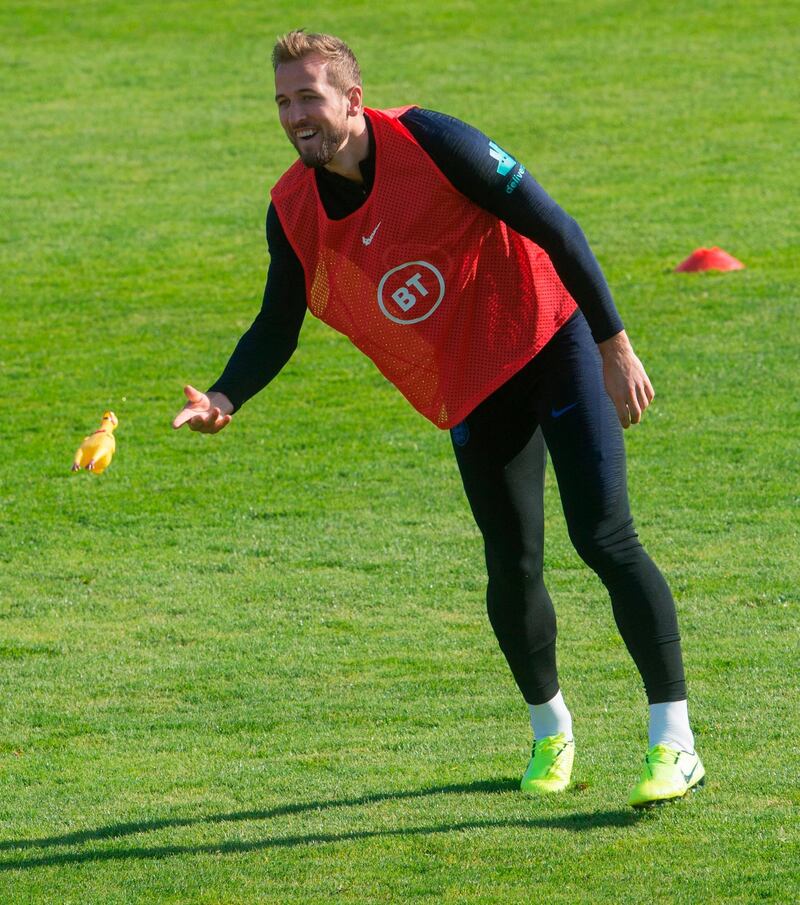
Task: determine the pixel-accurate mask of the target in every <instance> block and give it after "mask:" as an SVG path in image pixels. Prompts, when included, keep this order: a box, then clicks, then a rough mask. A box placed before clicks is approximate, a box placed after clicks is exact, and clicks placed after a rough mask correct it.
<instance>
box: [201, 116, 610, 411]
mask: <svg viewBox="0 0 800 905" xmlns="http://www.w3.org/2000/svg"><path fill="white" fill-rule="evenodd" d="M400 122H402V123H403V125H404V126H405V127H406V128H407V129H408V130H409V132H411V134H412V135H413V136H414V138H415V139H416V141H417V142H418V144H419V145H420V147H421V148H422V149H423V150H424V151H425V152H426V153H427V154H428V155H429V156H430V158H431V160H433V162H434V163H435V164H436V166H437V167H438V168H439V169H440V170H441V171H442V173H443V174H444V176H445V177H446V178H447V179H448V180H449V181H450V182H451V184H452V185H453V186H454V187H455V188H456V189H457V190H458V191H459V192H461V193H462V194H463V195H465V196H466V197H467V198H469V200H470V201H472V202H473V203H474V204H477V205H478V206H479V207H481V208H483V209H484V210H486V211H488V212H489V213H490V214H493V215H494V216H495V217H497V218H498V219H500V220H503V221H504V222H505V223H507V224H508V225H509V226H510V227H511V228H512V229H514V230H516V231H517V232H518V233H520V234H521V235H523V236H526V237H527V238H529V239H531V241H533V242H535V243H536V244H537V245H539V246H540V247H541V248H543V249H544V250H545V251H546V252H547V254H548V255H549V257H550V260H551V261H552V262H553V266H554V267H555V269H556V273H558V275H559V277H560V279H561V281H562V282H563V284H564V285H565V286H566V288H567V290H568V291H569V293H570V295H571V296H572V297H573V298H574V299H575V301H576V302H577V303H578V306H579V308H580V309H581V311H582V312H583V314H584V316H585V317H586V320H587V321H588V322H589V326H590V327H591V330H592V335H593V337H594V339H595V342H602V341H603V340H605V339H608V338H609V337H611V336H614V335H615V334H616V333H619V331H620V330H622V320H621V319H620V316H619V314H618V313H617V310H616V308H615V306H614V302H613V299H612V297H611V292H610V290H609V288H608V284H607V283H606V280H605V277H604V276H603V273H602V271H601V269H600V265H599V264H598V263H597V260H596V258H595V257H594V255H593V254H592V251H591V249H590V248H589V243H588V242H587V241H586V237H585V236H584V234H583V231H582V230H581V228H580V226H578V224H577V223H576V222H575V220H573V219H572V217H570V216H569V215H568V214H567V213H565V211H563V210H562V209H561V208H560V207H559V206H558V205H557V204H556V203H555V201H553V199H552V198H550V196H549V195H548V194H547V193H546V192H545V191H544V189H543V188H542V187H541V186H540V185H539V184H538V183H537V182H536V180H535V179H533V177H532V176H531V175H530V173H529V172H528V171H527V170H526V168H525V167H524V165H523V164H521V163H519V162H517V161H516V160H514V159H513V158H511V157H509V156H508V155H506V154H505V152H503V151H501V150H500V149H499V148H498V146H497V145H496V144H494V143H493V142H490V140H489V138H488V137H487V136H486V135H484V134H483V133H482V132H481V131H479V130H478V129H475V128H473V127H472V126H469V125H467V124H466V123H464V122H461V121H460V120H458V119H454V118H453V117H452V116H447V115H445V114H443V113H436V112H434V111H432V110H424V109H421V108H419V107H414V108H412V109H410V110H408V111H406V112H405V113H403V114H402V115H401V116H400ZM367 129H368V131H369V138H370V142H369V144H370V153H369V155H368V156H367V158H366V160H364V161H362V162H361V164H360V169H361V175H362V177H363V180H364V182H363V184H360V183H357V182H354V181H353V180H351V179H346V178H344V177H343V176H339V175H338V174H336V173H331V172H329V171H328V170H326V169H324V168H323V169H318V170H316V173H315V175H316V179H317V186H318V188H319V195H320V199H321V201H322V204H323V206H324V207H325V212H326V213H327V215H328V216H329V217H330V218H331V219H333V220H339V219H342V218H343V217H346V216H347V215H348V214H351V213H353V211H355V210H357V209H358V208H359V207H360V206H361V205H362V204H363V203H364V201H365V200H366V198H367V197H368V195H369V193H370V191H371V190H372V184H373V181H374V178H375V142H374V138H373V134H372V127H371V125H370V122H369V116H368V115H367ZM267 244H268V246H269V254H270V264H269V271H268V272H267V284H266V287H265V289H264V300H263V303H262V305H261V311H260V312H259V313H258V315H257V317H256V319H255V320H254V321H253V323H252V325H251V326H250V328H249V329H248V330H247V332H246V333H245V334H244V335H243V336H242V337H241V339H240V340H239V342H238V344H237V345H236V348H235V349H234V351H233V354H232V355H231V357H230V360H229V361H228V364H227V365H226V367H225V370H224V371H223V372H222V375H221V376H220V378H219V379H218V380H217V381H216V383H214V384H213V386H211V387H210V388H209V392H211V391H218V392H221V393H224V394H225V395H226V396H227V397H228V399H230V401H231V402H232V403H233V405H234V410H236V409H238V408H239V407H240V406H241V405H243V404H244V403H245V402H246V401H247V400H248V399H249V398H250V397H251V396H254V395H255V394H256V393H258V392H259V391H260V390H262V389H263V388H264V387H265V386H266V385H267V384H268V383H269V382H270V381H271V380H272V379H273V378H274V377H275V376H276V375H277V374H278V372H279V371H280V370H281V368H282V367H283V366H284V365H285V364H286V362H287V361H288V360H289V358H291V355H292V353H293V352H294V350H295V349H296V348H297V338H298V335H299V333H300V327H301V326H302V323H303V317H304V315H305V312H306V290H305V279H304V275H303V267H302V265H301V263H300V261H299V259H298V257H297V255H296V254H295V252H294V249H293V248H292V246H291V245H290V244H289V240H288V239H287V238H286V234H285V233H284V231H283V227H282V225H281V222H280V220H279V219H278V215H277V213H276V212H275V208H274V207H273V205H272V204H270V206H269V208H268V210H267Z"/></svg>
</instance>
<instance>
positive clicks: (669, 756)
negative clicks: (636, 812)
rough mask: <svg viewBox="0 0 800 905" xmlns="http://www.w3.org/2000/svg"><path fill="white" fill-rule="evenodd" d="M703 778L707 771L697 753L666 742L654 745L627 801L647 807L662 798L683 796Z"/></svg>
mask: <svg viewBox="0 0 800 905" xmlns="http://www.w3.org/2000/svg"><path fill="white" fill-rule="evenodd" d="M705 781H706V771H705V768H704V767H703V764H702V762H701V760H700V758H699V757H698V756H697V753H696V752H694V751H693V752H689V751H680V750H678V749H677V748H668V747H667V746H666V745H653V747H652V748H651V749H650V750H649V751H648V752H647V755H646V757H645V759H644V769H643V770H642V776H641V778H640V779H639V782H638V783H636V785H635V786H634V787H633V791H632V792H631V795H630V798H629V799H628V804H629V805H631V806H632V807H634V808H648V807H651V806H653V805H656V804H662V803H663V802H665V801H674V800H675V799H677V798H683V797H684V795H686V794H687V793H688V792H689V791H690V790H692V789H698V788H700V786H702V785H703V783H705Z"/></svg>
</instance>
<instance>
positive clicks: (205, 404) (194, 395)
mask: <svg viewBox="0 0 800 905" xmlns="http://www.w3.org/2000/svg"><path fill="white" fill-rule="evenodd" d="M183 392H184V393H185V394H186V400H187V402H186V405H184V407H183V408H182V409H181V410H180V411H179V412H178V414H177V415H176V416H175V418H173V420H172V427H173V428H174V429H175V430H177V429H178V428H179V427H182V426H183V425H184V424H188V425H189V429H190V430H193V431H199V432H200V433H202V434H216V433H218V432H219V431H221V430H222V428H223V427H225V425H226V424H228V422H229V421H230V420H231V412H232V411H233V404H232V403H231V401H230V399H228V397H227V396H226V395H225V394H224V393H211V394H209V395H208V396H207V395H206V394H205V393H201V392H200V390H196V389H195V388H194V387H193V386H185V387H184V388H183Z"/></svg>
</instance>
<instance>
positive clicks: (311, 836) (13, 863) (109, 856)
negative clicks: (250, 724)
mask: <svg viewBox="0 0 800 905" xmlns="http://www.w3.org/2000/svg"><path fill="white" fill-rule="evenodd" d="M518 782H519V781H518V780H513V779H501V780H479V781H476V782H471V783H457V784H452V785H446V786H430V787H428V788H424V789H411V790H408V791H401V792H386V793H375V794H371V795H361V796H359V797H357V798H334V799H329V800H327V801H306V802H294V803H291V804H286V805H281V806H280V807H276V808H270V809H268V810H258V811H234V812H231V813H229V814H211V815H209V816H206V817H187V818H169V819H165V820H148V821H141V822H137V823H116V824H111V825H109V826H103V827H97V828H96V829H90V830H82V831H80V832H76V833H66V834H64V835H61V836H50V837H47V838H43V839H19V840H8V841H5V842H0V850H8V849H15V850H19V849H30V848H38V849H41V848H51V847H55V846H61V845H80V844H81V843H85V842H93V841H96V840H101V839H119V838H120V837H122V836H131V835H134V834H136V833H147V832H153V831H156V830H161V829H167V828H174V827H190V826H196V825H199V824H215V823H233V822H237V821H252V820H271V819H274V818H276V817H285V816H289V815H292V814H303V813H306V812H309V811H327V810H330V809H333V808H351V807H359V806H362V805H369V804H376V803H380V802H386V801H401V800H405V801H407V800H412V799H415V798H427V797H430V796H433V795H467V794H475V793H487V792H488V793H505V792H515V791H517V790H518V788H519V786H518ZM637 820H638V815H637V814H636V813H635V812H633V811H630V810H625V811H622V810H616V811H598V812H578V813H572V814H564V815H557V816H548V817H531V818H527V819H526V818H519V819H509V820H467V821H459V822H454V823H448V824H444V823H443V824H435V825H432V826H417V827H401V828H398V829H377V830H354V831H351V832H342V833H307V834H305V835H299V836H275V837H271V838H267V839H259V840H256V841H253V842H223V843H219V844H214V845H188V846H180V845H170V846H151V847H136V848H127V849H115V850H112V851H95V850H90V851H84V852H65V853H59V854H53V855H44V856H40V857H30V858H18V859H14V860H9V861H3V862H0V871H3V870H20V869H24V868H34V867H49V866H53V865H58V864H78V863H81V862H87V861H124V860H127V859H132V858H168V857H173V856H175V855H200V854H226V853H237V854H238V853H242V852H253V851H266V850H268V849H279V848H293V847H295V846H300V845H320V844H325V843H336V842H347V841H353V840H360V839H374V838H378V837H403V836H432V835H437V834H440V833H457V832H463V831H465V830H474V829H493V828H495V829H502V828H507V829H511V828H516V829H526V828H527V829H560V830H570V831H573V832H586V831H587V830H593V829H600V828H602V827H609V826H618V827H625V826H632V825H633V824H635V823H636V822H637Z"/></svg>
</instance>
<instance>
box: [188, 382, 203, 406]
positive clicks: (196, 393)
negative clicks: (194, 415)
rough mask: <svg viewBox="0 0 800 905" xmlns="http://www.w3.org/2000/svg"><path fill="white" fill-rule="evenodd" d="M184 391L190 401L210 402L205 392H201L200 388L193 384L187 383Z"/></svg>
mask: <svg viewBox="0 0 800 905" xmlns="http://www.w3.org/2000/svg"><path fill="white" fill-rule="evenodd" d="M183 392H184V393H185V395H186V398H187V399H188V400H189V402H190V403H195V402H208V397H207V396H206V394H205V393H201V392H200V390H197V389H195V388H194V387H193V386H192V385H191V384H188V383H187V384H186V386H185V387H184V388H183Z"/></svg>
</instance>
